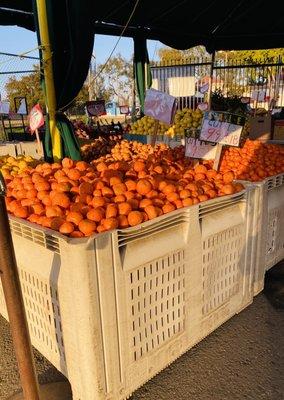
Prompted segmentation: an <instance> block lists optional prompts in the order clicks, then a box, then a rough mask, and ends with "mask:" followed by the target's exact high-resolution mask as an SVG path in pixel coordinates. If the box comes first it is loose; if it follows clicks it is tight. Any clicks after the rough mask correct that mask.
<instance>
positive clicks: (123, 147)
mask: <svg viewBox="0 0 284 400" xmlns="http://www.w3.org/2000/svg"><path fill="white" fill-rule="evenodd" d="M167 149H169V147H168V146H167V145H166V144H164V143H160V144H156V145H155V146H152V145H150V144H143V143H140V142H137V141H128V140H122V141H120V142H119V143H117V144H116V145H115V146H114V147H113V148H112V149H111V152H110V154H107V155H106V156H103V157H101V158H99V159H98V161H122V160H124V161H131V160H135V159H137V158H141V159H144V160H146V159H147V158H148V157H149V156H151V154H160V152H161V151H165V150H167Z"/></svg>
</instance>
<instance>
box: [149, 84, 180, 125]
mask: <svg viewBox="0 0 284 400" xmlns="http://www.w3.org/2000/svg"><path fill="white" fill-rule="evenodd" d="M176 107H177V103H176V98H175V97H173V96H170V95H169V94H167V93H163V92H160V91H159V90H156V89H148V90H146V97H145V105H144V114H145V115H147V116H148V117H152V118H154V119H156V120H158V121H162V122H164V123H165V124H171V123H172V122H173V118H174V115H175V113H176Z"/></svg>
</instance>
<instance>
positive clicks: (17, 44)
mask: <svg viewBox="0 0 284 400" xmlns="http://www.w3.org/2000/svg"><path fill="white" fill-rule="evenodd" d="M117 39H118V37H116V36H104V35H96V37H95V44H94V50H93V54H94V55H95V56H96V63H97V64H103V63H104V62H105V61H106V60H107V58H108V57H109V55H110V53H111V51H112V50H113V48H114V46H115V44H116V42H117ZM37 46H38V43H37V37H36V33H34V32H31V31H29V30H27V29H24V28H20V27H17V26H0V53H11V54H23V53H26V52H29V53H28V54H27V55H28V56H33V57H38V56H39V54H38V50H37ZM147 46H148V52H149V58H150V60H157V58H158V56H157V54H158V49H159V48H160V47H163V45H162V43H160V42H158V41H154V40H148V42H147ZM31 50H33V51H31ZM117 54H121V55H122V56H123V57H124V58H126V59H130V58H131V56H132V54H133V40H132V39H131V38H121V39H120V41H119V43H118V45H117V47H116V50H115V52H114V54H113V55H114V56H115V55H117ZM92 63H94V59H92ZM34 64H35V63H34V61H33V60H30V59H19V58H17V57H9V56H6V55H1V54H0V99H1V98H2V100H3V99H4V98H5V96H6V90H5V85H6V83H7V82H8V80H9V77H11V74H3V72H8V71H9V72H10V71H30V70H33V65H34ZM1 72H2V74H1ZM20 76H21V75H20V74H17V77H18V78H20Z"/></svg>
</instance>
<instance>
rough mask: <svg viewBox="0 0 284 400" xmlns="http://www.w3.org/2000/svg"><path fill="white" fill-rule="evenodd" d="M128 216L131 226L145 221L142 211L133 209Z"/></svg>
mask: <svg viewBox="0 0 284 400" xmlns="http://www.w3.org/2000/svg"><path fill="white" fill-rule="evenodd" d="M127 218H128V223H129V225H130V226H135V225H139V224H141V222H143V214H142V213H141V212H140V211H131V212H130V213H129V214H128V217H127Z"/></svg>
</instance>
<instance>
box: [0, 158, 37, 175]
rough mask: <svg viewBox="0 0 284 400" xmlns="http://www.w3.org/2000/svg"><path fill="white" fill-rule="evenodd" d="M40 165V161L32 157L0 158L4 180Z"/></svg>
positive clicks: (0, 169)
mask: <svg viewBox="0 0 284 400" xmlns="http://www.w3.org/2000/svg"><path fill="white" fill-rule="evenodd" d="M38 163H39V161H38V160H35V159H34V158H33V157H31V156H23V155H19V156H17V157H13V156H9V155H7V156H0V171H1V172H2V175H3V177H4V178H7V179H9V178H11V176H15V175H17V174H19V173H21V172H22V171H24V170H26V169H27V168H33V167H35V166H36V165H37V164H38Z"/></svg>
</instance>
